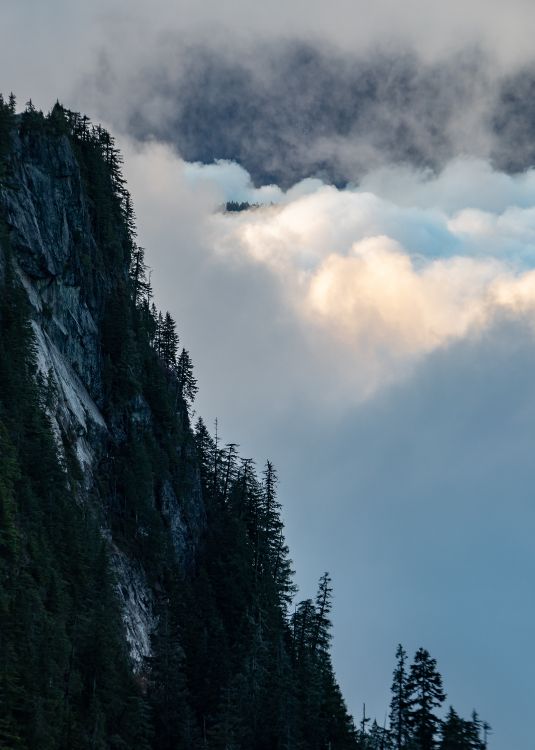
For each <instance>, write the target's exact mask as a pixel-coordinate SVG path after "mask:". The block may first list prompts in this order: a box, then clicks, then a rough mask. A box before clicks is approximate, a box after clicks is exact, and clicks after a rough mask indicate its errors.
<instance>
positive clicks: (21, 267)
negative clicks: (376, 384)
mask: <svg viewBox="0 0 535 750" xmlns="http://www.w3.org/2000/svg"><path fill="white" fill-rule="evenodd" d="M8 169H9V179H8V180H6V181H4V182H0V212H1V218H2V221H3V224H4V227H5V231H6V234H7V237H8V242H9V248H10V256H11V262H12V265H13V268H14V270H15V272H16V274H17V276H18V279H19V280H20V283H21V284H22V286H23V287H24V289H25V291H26V293H27V296H28V300H29V302H30V305H31V311H32V312H31V316H32V327H33V331H34V335H35V345H36V360H37V366H38V370H39V374H40V378H41V380H42V383H43V387H44V388H45V389H46V391H47V410H48V412H49V416H50V419H51V423H52V428H53V432H54V435H55V436H56V440H57V444H58V448H59V450H60V452H62V451H63V450H64V445H65V443H66V442H68V444H69V445H70V446H71V447H72V449H73V451H74V454H75V457H76V460H77V462H78V464H79V467H80V470H81V478H80V482H79V486H78V490H77V496H78V498H79V502H81V503H88V504H90V505H91V508H92V510H93V512H95V513H96V515H97V517H98V519H99V523H100V525H101V528H102V534H103V537H104V538H105V539H107V541H108V547H109V556H110V560H111V563H112V567H113V570H114V573H115V576H116V582H117V584H116V588H117V593H118V595H119V598H120V601H121V603H122V613H123V620H124V625H125V635H126V639H127V642H128V645H129V649H130V653H131V657H132V662H133V665H134V668H135V669H136V670H141V669H142V668H143V662H144V659H145V658H146V657H147V656H149V655H150V648H151V647H150V642H151V641H150V638H151V633H152V632H153V630H154V628H155V626H156V623H157V616H156V613H155V603H156V595H155V592H154V588H153V585H151V583H150V581H149V576H148V575H147V572H146V571H145V570H144V566H143V563H142V562H141V561H140V560H139V559H137V558H136V556H135V553H133V552H132V551H131V550H128V549H125V548H124V546H122V545H121V544H120V542H118V541H117V540H116V539H115V538H114V533H113V531H112V528H111V525H110V524H109V523H108V511H107V505H108V504H109V500H110V499H109V498H107V497H106V496H104V495H103V490H102V489H101V488H99V487H98V480H99V475H100V474H101V471H102V466H103V465H104V464H105V462H106V459H107V457H108V455H109V454H110V451H111V450H112V449H113V448H117V446H120V443H121V441H122V440H123V439H124V433H125V419H126V420H129V421H130V422H131V423H132V424H137V425H143V426H144V428H145V429H146V430H149V431H150V430H151V429H152V424H153V422H154V419H153V414H152V412H151V409H150V406H149V405H148V403H147V400H146V399H145V397H144V395H143V393H142V392H137V393H134V394H133V395H132V396H131V398H130V401H129V404H128V408H126V409H124V410H123V411H122V412H121V414H117V413H114V411H113V407H110V405H109V404H107V403H106V393H105V387H104V361H103V352H102V327H103V320H104V315H105V310H106V306H107V304H109V301H110V299H112V298H113V294H114V290H115V289H116V288H117V284H118V281H123V282H124V280H125V279H127V277H128V268H127V267H123V268H119V269H118V268H117V267H113V266H112V267H108V266H107V264H106V263H105V262H103V261H102V248H101V247H100V246H99V239H98V237H97V236H95V228H94V222H93V220H92V205H91V198H90V196H89V195H88V192H87V189H86V182H85V179H84V174H83V164H82V163H81V161H80V158H79V155H78V154H77V153H76V144H74V143H73V142H72V139H70V138H69V137H68V136H67V135H62V136H58V135H54V136H47V135H46V134H42V133H34V134H27V133H26V134H25V133H21V129H20V128H16V129H14V130H13V132H12V136H11V146H10V153H9V158H8ZM5 265H6V257H5V254H4V255H2V253H1V251H0V280H1V279H2V277H3V276H4V274H5ZM118 276H119V277H120V278H119V279H118V278H117V277H118ZM181 419H182V421H183V422H184V425H185V426H184V431H185V434H186V435H189V436H190V437H191V433H190V428H189V421H188V417H187V411H186V412H185V413H184V414H183V415H182V416H181ZM118 425H121V426H120V427H118ZM185 442H187V441H185ZM177 451H189V452H190V453H191V455H190V461H189V464H190V468H189V470H188V477H187V481H186V482H184V491H183V492H182V494H181V496H180V497H178V496H177V492H176V491H175V489H174V488H173V486H172V483H171V482H169V481H168V480H166V479H164V480H162V482H161V483H160V486H161V490H160V497H159V498H158V505H159V507H160V513H161V517H162V523H163V524H164V526H165V527H166V528H167V529H168V533H169V535H170V540H171V544H172V547H173V549H174V552H175V556H176V563H177V565H182V566H186V565H187V564H188V563H189V562H191V560H192V558H193V555H194V553H195V549H196V546H197V544H198V540H199V536H200V534H201V533H202V529H203V526H204V507H203V499H202V492H201V484H200V477H199V471H198V468H197V467H196V465H195V456H194V455H193V454H192V452H191V447H189V448H188V447H187V446H184V445H178V446H177ZM149 500H150V501H151V502H152V503H154V504H155V505H156V498H152V499H151V498H149Z"/></svg>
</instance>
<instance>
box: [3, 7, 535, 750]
mask: <svg viewBox="0 0 535 750" xmlns="http://www.w3.org/2000/svg"><path fill="white" fill-rule="evenodd" d="M534 16H535V5H533V3H531V2H525V1H524V0H514V1H513V2H509V3H507V4H506V3H505V2H503V1H500V2H498V1H497V0H493V1H492V2H489V1H488V0H487V1H486V2H483V0H481V1H479V0H471V1H468V2H467V1H466V0H465V1H464V2H462V3H461V2H457V1H454V2H450V3H448V4H443V3H442V4H441V3H438V2H429V0H428V1H427V2H424V1H423V0H412V1H411V2H405V3H404V4H403V5H401V4H400V3H396V2H392V1H387V0H382V1H381V2H375V3H373V7H372V6H371V4H370V3H364V2H360V1H357V2H351V3H349V2H345V1H343V0H337V1H336V2H334V3H330V4H329V7H328V8H327V6H326V4H324V3H321V4H320V3H316V2H312V3H311V2H307V3H306V4H305V3H304V2H298V1H297V0H285V2H278V1H276V2H273V3H270V4H269V5H268V4H252V3H250V2H245V1H243V2H242V1H240V0H231V1H230V2H228V3H226V4H224V5H223V4H222V3H220V2H218V3H215V2H211V1H207V2H204V3H202V4H199V3H198V2H197V3H193V2H189V1H188V0H180V1H179V2H169V0H157V2H155V3H151V5H150V7H149V5H148V3H146V2H141V1H139V0H137V1H136V2H129V3H128V4H127V3H125V2H118V1H116V2H109V0H108V1H107V2H103V0H97V1H96V2H94V3H93V4H91V5H89V4H84V5H82V4H77V3H72V2H70V3H67V2H66V0H50V2H48V3H47V4H46V8H45V7H44V5H43V4H42V3H38V2H36V1H33V0H25V1H24V0H22V1H21V0H18V1H17V2H14V1H13V0H7V1H6V0H4V2H3V3H2V8H1V10H0V19H1V21H2V28H3V32H4V33H3V39H4V41H3V44H2V47H1V48H0V90H2V91H4V92H9V91H10V90H14V91H15V92H16V93H17V95H18V97H19V102H21V103H23V102H24V101H26V100H27V99H29V98H30V97H31V98H32V99H33V100H34V102H35V103H36V104H37V105H38V106H41V107H43V108H49V107H50V106H51V104H52V103H53V102H54V101H55V100H56V98H59V99H60V100H62V101H63V103H64V104H65V105H67V106H69V107H72V108H78V109H81V110H83V111H86V112H88V114H89V115H90V116H91V117H92V118H93V119H94V120H95V121H102V122H103V123H104V124H106V125H107V126H108V127H110V128H111V129H112V131H113V132H114V133H115V135H116V137H117V140H118V143H119V144H120V146H121V148H122V150H123V153H124V156H125V174H126V177H127V179H128V184H129V188H130V190H131V192H132V195H133V198H134V202H135V206H136V213H137V218H138V228H139V240H140V243H141V244H143V245H144V246H145V247H146V248H147V259H148V261H149V263H150V265H151V266H152V268H153V274H152V281H153V284H154V289H155V292H156V296H157V300H158V302H159V305H160V306H161V307H162V308H163V309H165V310H167V309H169V310H170V312H171V313H172V315H173V317H175V319H176V320H177V321H178V328H179V332H180V335H181V340H182V343H183V345H184V346H186V347H187V348H188V349H189V351H190V353H191V355H192V358H193V360H194V362H195V366H196V375H197V377H198V380H199V386H200V392H199V397H198V399H197V404H196V409H197V413H198V414H201V415H202V416H203V417H204V418H205V421H206V422H207V423H208V424H213V421H214V419H215V418H216V417H217V418H218V420H219V424H220V429H221V431H222V434H223V438H224V439H226V440H229V441H230V440H232V441H235V442H238V443H240V445H241V452H242V455H244V456H251V457H254V458H255V459H256V460H257V463H258V464H259V465H261V464H262V462H263V460H264V459H266V458H269V459H271V460H273V461H274V463H275V465H276V466H277V468H278V471H279V476H280V497H281V500H282V502H283V504H284V513H285V520H286V527H287V536H288V541H289V544H290V547H291V551H292V555H293V559H294V564H295V568H296V571H297V576H296V579H297V583H298V584H299V586H300V589H301V594H302V596H303V597H308V596H312V595H313V593H314V590H315V586H316V583H317V580H318V578H319V576H320V575H321V574H322V573H323V571H324V570H329V571H330V573H331V575H332V578H333V583H334V593H335V607H334V615H333V621H334V646H333V648H334V651H333V656H334V664H335V668H336V672H337V675H338V677H339V680H340V682H341V685H342V688H343V691H344V695H345V697H346V699H347V702H348V705H349V708H350V710H351V711H353V712H354V713H355V714H356V716H357V719H358V718H359V715H360V712H361V707H362V703H363V702H366V706H367V711H368V712H369V713H371V714H372V715H373V716H376V717H377V719H378V721H379V722H382V721H383V717H384V713H385V711H386V710H387V707H388V701H389V686H390V680H391V672H392V669H393V662H394V653H395V649H396V646H397V643H398V642H402V643H403V644H404V645H405V647H406V648H407V649H408V651H409V652H414V651H415V650H416V649H417V648H418V647H419V646H424V647H425V648H427V649H428V650H429V651H430V652H431V654H432V655H433V656H434V657H435V658H436V659H437V661H438V666H439V669H440V670H441V672H442V674H443V677H444V681H445V686H446V690H447V692H448V702H451V703H452V704H453V705H454V706H455V707H456V709H457V710H458V711H459V712H460V713H462V714H463V715H465V716H468V715H469V714H470V712H471V711H472V709H474V708H476V709H477V710H478V712H479V713H480V715H481V716H482V717H483V718H484V719H486V720H488V721H489V722H490V723H491V724H492V726H493V729H494V733H493V736H492V741H491V745H490V747H492V748H495V750H511V748H522V747H528V746H529V741H530V734H531V727H530V724H529V721H528V719H527V717H528V716H529V715H530V704H529V703H528V700H529V697H530V694H531V675H532V671H533V667H534V662H535V658H534V657H535V655H534V648H533V645H532V644H533V637H532V634H533V631H534V625H535V604H534V601H533V591H532V571H533V568H534V564H535V548H534V545H533V542H532V529H533V521H534V515H535V504H534V503H533V485H534V479H535V469H534V461H533V453H534V448H535V428H534V425H535V385H534V379H533V377H532V373H533V371H534V366H535V170H532V169H530V166H531V164H534V165H535V158H533V159H532V157H533V155H535V149H534V148H533V145H532V141H533V142H534V143H535V133H532V132H531V129H530V122H531V120H530V118H531V115H532V113H531V110H530V104H529V102H530V100H531V98H532V97H530V92H531V94H532V93H533V91H535V85H534V84H533V81H534V80H535V78H533V70H534V67H533V63H534V60H533V59H532V54H533V53H532V38H531V34H530V30H531V29H532V28H533V22H534V21H535V18H534ZM23 44H24V54H21V49H22V45H23ZM532 87H533V89H532ZM201 161H204V162H206V163H201ZM228 200H236V201H248V202H250V203H252V204H255V207H254V208H252V209H251V210H249V211H246V212H242V213H239V214H225V213H223V212H221V210H220V208H221V206H222V205H223V204H224V203H225V202H226V201H228Z"/></svg>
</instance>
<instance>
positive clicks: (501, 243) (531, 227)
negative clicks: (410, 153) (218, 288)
mask: <svg viewBox="0 0 535 750" xmlns="http://www.w3.org/2000/svg"><path fill="white" fill-rule="evenodd" d="M183 169H184V176H185V179H186V181H188V182H190V183H191V184H192V185H193V186H196V187H197V188H198V187H199V186H200V185H204V186H205V187H206V186H207V185H211V186H212V189H215V190H216V192H218V193H219V192H222V193H223V195H224V196H225V199H226V200H230V199H234V200H239V201H243V200H247V201H250V202H256V203H260V204H266V203H267V204H270V203H271V204H272V205H263V206H261V207H259V208H256V209H253V210H249V211H246V212H241V213H239V214H233V213H231V214H221V213H218V214H215V215H213V216H211V217H210V218H209V219H207V222H206V227H205V235H204V236H205V242H206V243H207V246H208V247H209V248H210V251H211V252H214V253H216V254H218V255H219V256H221V257H223V258H224V259H225V260H226V261H228V262H233V263H242V264H243V263H245V264H252V265H255V266H257V267H260V268H262V269H263V270H264V271H265V272H266V273H267V274H269V275H270V276H271V277H273V278H274V279H276V281H277V283H278V285H279V287H280V289H281V291H282V298H283V300H284V301H285V304H286V305H287V306H288V307H289V308H290V309H292V310H293V312H294V314H295V316H296V317H297V319H298V320H299V322H300V324H301V325H304V326H306V327H307V328H308V329H309V332H310V333H316V332H317V333H318V334H319V335H320V337H321V338H322V339H323V338H325V337H327V338H328V339H329V340H330V342H331V343H332V344H334V345H335V346H336V347H338V348H339V349H340V350H342V351H343V355H342V359H343V361H344V367H346V368H347V367H348V366H351V360H353V364H352V367H353V368H354V372H355V375H356V377H355V388H356V390H355V392H354V395H355V396H356V397H357V398H359V397H362V396H363V395H364V396H365V395H369V394H370V393H372V392H374V391H375V390H376V389H377V388H378V387H380V386H381V385H383V384H385V383H388V382H392V380H394V379H396V378H397V377H399V376H400V375H402V374H404V373H406V372H407V369H410V367H411V366H412V365H413V364H414V363H415V362H417V361H419V360H421V358H422V357H424V356H425V355H427V354H429V353H431V352H433V351H434V350H436V349H438V348H440V347H443V346H445V345H448V344H449V343H451V342H453V341H455V340H458V339H460V338H463V337H466V336H472V335H477V334H478V333H481V331H483V330H484V329H485V328H487V327H488V326H489V325H490V324H491V323H492V322H494V321H495V320H496V317H497V316H503V315H505V316H524V315H528V316H529V317H533V321H534V322H535V271H533V270H532V265H535V171H530V172H527V173H526V174H524V175H520V176H517V177H511V176H508V175H504V174H500V173H496V172H493V171H492V169H491V168H490V167H489V166H488V165H487V164H486V163H484V162H480V161H474V160H470V161H458V162H455V163H453V164H451V165H449V166H448V168H447V169H446V170H445V171H444V172H443V173H442V174H440V175H439V176H430V175H426V174H417V173H414V172H409V171H401V170H396V171H393V170H389V171H388V172H387V171H383V172H381V173H376V174H371V175H369V176H368V177H367V178H366V179H365V181H364V182H363V184H362V185H361V186H360V187H359V188H354V189H348V190H338V189H336V188H334V187H331V186H326V185H322V184H321V183H320V182H318V181H317V180H307V181H305V182H304V183H301V184H299V185H296V186H295V187H294V188H292V189H291V190H290V191H288V192H287V193H283V192H282V191H281V190H280V189H279V188H277V187H276V186H266V187H263V188H260V189H255V188H253V187H252V186H251V184H250V181H249V179H248V175H247V173H245V172H244V170H242V169H241V168H240V167H239V166H238V165H236V164H230V163H226V162H220V163H218V164H215V165H210V166H202V165H184V167H183ZM273 204H274V205H273Z"/></svg>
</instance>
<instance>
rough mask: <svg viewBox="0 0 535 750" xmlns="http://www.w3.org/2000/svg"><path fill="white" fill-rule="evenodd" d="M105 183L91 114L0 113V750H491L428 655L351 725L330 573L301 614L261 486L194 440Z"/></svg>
mask: <svg viewBox="0 0 535 750" xmlns="http://www.w3.org/2000/svg"><path fill="white" fill-rule="evenodd" d="M120 167H121V157H120V155H119V153H118V151H117V149H116V148H115V146H114V143H113V139H112V137H111V136H110V135H109V134H108V133H107V132H106V131H104V130H103V129H101V128H99V127H93V126H92V125H91V124H90V123H89V121H88V119H87V118H86V117H83V116H80V115H79V114H77V113H73V112H70V111H68V110H65V109H64V108H62V107H61V106H59V105H56V106H55V107H54V108H53V110H52V112H51V113H50V114H49V115H48V116H46V117H45V116H43V115H42V114H41V113H39V112H36V111H35V109H34V108H33V106H32V105H31V104H28V105H27V107H26V111H25V112H24V113H23V114H22V115H16V114H15V102H14V99H13V98H12V99H11V100H10V102H9V103H5V102H4V101H3V100H2V101H1V102H0V748H6V749H9V750H15V749H17V750H30V749H31V750H34V749H35V750H56V748H57V749H59V748H64V749H65V750H71V749H78V748H80V749H81V748H88V749H89V748H97V749H98V750H107V749H111V748H125V749H126V748H131V749H132V750H133V748H136V750H143V748H145V749H147V750H148V749H149V748H153V749H154V750H180V749H181V748H183V749H184V750H185V749H186V748H188V749H189V750H191V749H193V748H207V749H214V750H218V749H221V750H223V749H225V750H231V749H236V750H237V749H243V750H246V749H251V748H258V750H264V749H265V750H273V749H275V748H281V750H282V748H285V750H291V749H292V748H302V749H303V750H307V749H309V748H310V750H316V749H317V750H319V749H320V748H331V749H332V750H334V748H341V749H343V748H348V749H349V748H355V749H356V748H388V747H400V748H401V747H406V748H409V747H411V748H420V750H427V749H428V748H429V749H430V748H432V747H435V746H436V743H437V742H438V741H439V736H440V737H441V738H442V739H441V740H440V742H441V747H443V748H459V750H462V749H463V748H481V747H484V744H483V741H482V740H480V729H481V724H480V722H479V720H478V719H477V717H475V718H474V719H473V720H471V721H469V722H464V723H463V720H462V719H460V718H459V717H458V716H457V714H455V712H450V715H449V716H448V721H447V722H445V723H443V724H442V723H441V722H440V721H439V719H438V718H437V716H436V715H435V713H434V712H435V711H436V708H437V707H439V706H440V705H441V703H442V702H443V700H444V696H443V694H442V690H441V684H440V676H439V675H438V673H436V669H435V665H434V661H433V660H432V659H431V658H430V657H429V654H427V652H425V651H423V650H421V652H419V654H420V656H418V654H417V657H416V658H415V662H414V664H413V667H412V668H411V671H410V672H409V670H405V661H404V659H405V657H404V656H403V654H404V652H399V653H398V669H397V672H396V674H397V678H396V680H397V681H396V680H395V683H394V688H395V689H394V690H393V699H392V700H393V703H392V717H391V730H390V731H389V730H386V729H382V728H380V727H378V726H377V724H375V725H373V726H371V727H370V726H369V725H368V723H367V721H366V720H365V717H364V720H363V723H362V728H361V730H360V731H357V730H356V729H355V727H354V725H353V721H352V719H351V717H350V716H349V714H348V712H347V710H346V706H345V703H344V700H343V697H342V695H341V692H340V689H339V687H338V685H337V682H336V678H335V675H334V672H333V667H332V663H331V658H330V653H329V646H330V638H331V633H330V628H331V624H330V619H329V613H330V609H331V593H332V592H331V586H330V579H329V576H328V575H327V574H325V575H324V576H322V578H321V580H320V582H319V587H318V592H317V597H316V599H315V600H305V601H303V602H301V603H299V604H298V605H297V606H296V607H294V606H293V597H294V594H295V591H294V587H293V584H292V569H291V561H290V559H289V555H288V549H287V547H286V544H285V541H284V531H283V525H282V522H281V513H280V510H281V509H280V506H279V503H278V501H277V475H276V471H275V469H274V467H273V466H272V465H271V463H269V462H267V463H266V464H265V466H264V467H263V468H262V469H260V470H257V469H255V466H254V465H253V462H252V461H250V460H242V459H240V457H239V456H238V454H237V451H236V447H235V446H234V445H232V444H231V445H221V444H220V441H219V438H218V435H217V429H216V432H215V434H214V435H212V434H210V432H209V431H208V429H207V428H206V426H205V425H204V424H203V422H202V421H201V420H199V421H198V422H197V424H196V426H195V427H194V428H193V427H192V426H191V425H190V412H191V408H190V407H191V404H192V402H193V399H194V398H195V393H196V383H195V377H194V373H193V368H192V364H191V361H190V357H189V354H188V352H187V350H185V349H183V348H181V346H180V342H179V339H178V335H177V332H176V326H175V322H174V321H173V319H172V318H171V316H170V315H169V314H168V313H167V314H162V313H161V312H159V311H158V310H157V309H156V307H155V305H154V303H153V300H152V292H151V289H150V283H149V278H148V274H147V269H146V267H145V263H144V254H143V250H142V248H140V247H138V245H137V243H136V234H135V222H134V214H133V209H132V202H131V199H130V196H129V194H128V191H127V190H126V187H125V183H124V180H123V178H122V176H121V168H120ZM400 665H401V666H400ZM400 669H401V672H400ZM437 675H438V676H437ZM429 690H431V694H430V695H431V697H429V694H428V693H429ZM396 691H397V692H396ZM433 691H434V692H433ZM448 722H449V724H448ZM448 727H449V728H448ZM448 732H449V734H448ZM455 732H456V733H457V734H455ZM470 732H471V734H469V733H470ZM448 738H449V739H448ZM452 738H453V739H452ZM459 738H460V739H459ZM448 742H449V743H450V744H447V743H448ZM455 742H456V743H457V744H454V743H455ZM452 743H453V744H452ZM470 743H471V744H470ZM477 743H479V744H477Z"/></svg>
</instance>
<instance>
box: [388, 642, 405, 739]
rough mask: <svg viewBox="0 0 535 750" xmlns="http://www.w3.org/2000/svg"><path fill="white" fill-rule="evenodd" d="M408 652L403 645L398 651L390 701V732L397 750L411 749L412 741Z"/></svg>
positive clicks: (399, 646)
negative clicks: (410, 740) (410, 742)
mask: <svg viewBox="0 0 535 750" xmlns="http://www.w3.org/2000/svg"><path fill="white" fill-rule="evenodd" d="M406 662H407V652H406V651H405V649H404V648H403V646H402V645H401V643H400V644H399V645H398V647H397V651H396V668H395V670H394V675H393V679H392V688H391V690H392V698H391V701H390V731H391V733H392V738H393V742H394V748H395V750H403V748H407V747H409V739H410V703H409V701H410V696H409V693H408V689H407V679H408V670H407V667H406Z"/></svg>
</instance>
